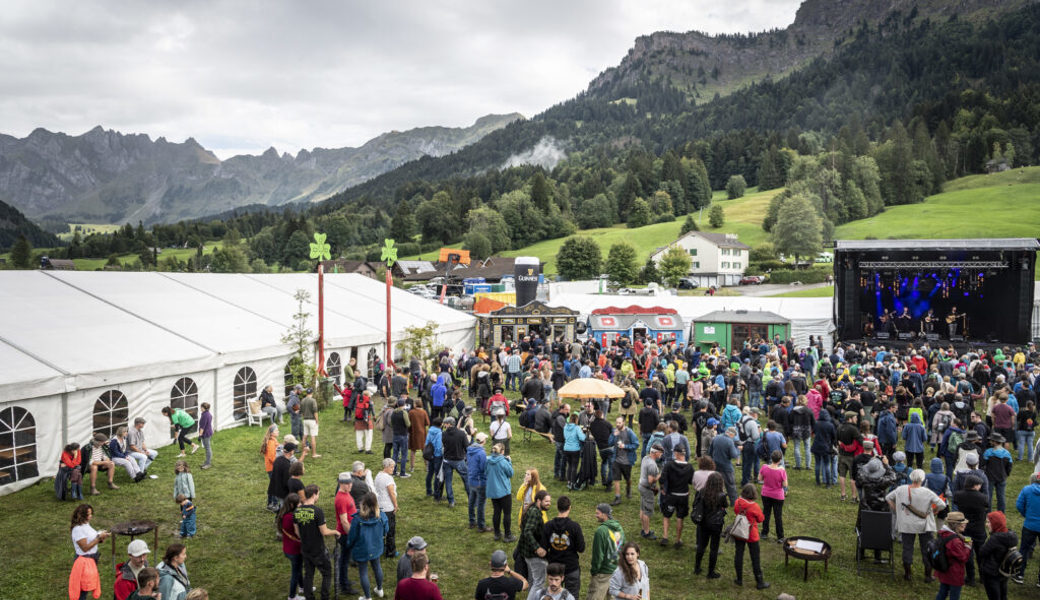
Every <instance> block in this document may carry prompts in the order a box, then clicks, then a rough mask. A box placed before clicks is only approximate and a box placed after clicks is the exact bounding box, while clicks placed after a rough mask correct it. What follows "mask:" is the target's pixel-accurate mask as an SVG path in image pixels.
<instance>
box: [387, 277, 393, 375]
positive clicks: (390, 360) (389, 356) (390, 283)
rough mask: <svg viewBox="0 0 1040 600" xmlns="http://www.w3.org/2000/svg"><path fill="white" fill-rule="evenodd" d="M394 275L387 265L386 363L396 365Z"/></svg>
mask: <svg viewBox="0 0 1040 600" xmlns="http://www.w3.org/2000/svg"><path fill="white" fill-rule="evenodd" d="M393 277H394V276H393V275H392V274H391V273H390V266H389V265H387V267H386V364H387V365H390V366H391V367H392V366H394V353H393V349H392V348H393V347H392V346H391V345H390V288H391V287H392V286H393V281H394V279H393Z"/></svg>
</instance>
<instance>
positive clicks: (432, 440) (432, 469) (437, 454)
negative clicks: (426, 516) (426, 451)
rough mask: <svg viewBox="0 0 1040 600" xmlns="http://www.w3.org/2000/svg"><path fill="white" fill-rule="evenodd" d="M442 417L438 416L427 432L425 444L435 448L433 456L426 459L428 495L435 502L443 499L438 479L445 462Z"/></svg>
mask: <svg viewBox="0 0 1040 600" xmlns="http://www.w3.org/2000/svg"><path fill="white" fill-rule="evenodd" d="M443 433H444V432H443V431H442V430H441V418H440V417H437V418H435V419H434V420H433V423H432V424H431V425H430V429H429V430H428V431H427V432H426V439H425V440H424V442H423V446H424V447H425V446H427V445H428V446H429V447H430V448H431V449H432V450H433V456H431V457H430V459H429V460H427V461H426V495H427V496H428V497H430V498H433V499H434V501H435V502H440V499H441V487H442V486H441V483H440V482H439V481H436V479H437V477H438V475H439V474H440V472H441V463H443V462H444V441H443V439H442V436H443Z"/></svg>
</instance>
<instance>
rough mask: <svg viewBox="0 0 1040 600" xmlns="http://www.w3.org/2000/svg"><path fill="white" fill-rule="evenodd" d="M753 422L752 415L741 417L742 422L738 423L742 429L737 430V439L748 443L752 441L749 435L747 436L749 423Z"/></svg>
mask: <svg viewBox="0 0 1040 600" xmlns="http://www.w3.org/2000/svg"><path fill="white" fill-rule="evenodd" d="M752 420H754V419H753V418H752V417H751V416H750V415H744V416H743V417H741V419H740V421H739V422H738V423H737V424H738V425H740V427H738V428H737V438H738V439H740V441H741V442H746V441H748V440H749V439H750V438H749V437H748V434H747V426H748V421H752ZM751 441H755V440H751Z"/></svg>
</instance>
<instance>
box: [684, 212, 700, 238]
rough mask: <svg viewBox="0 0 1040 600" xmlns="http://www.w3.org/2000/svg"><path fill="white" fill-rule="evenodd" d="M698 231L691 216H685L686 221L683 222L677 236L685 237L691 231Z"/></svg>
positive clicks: (698, 228)
mask: <svg viewBox="0 0 1040 600" xmlns="http://www.w3.org/2000/svg"><path fill="white" fill-rule="evenodd" d="M700 230H701V229H700V227H697V221H695V220H694V219H693V215H686V220H685V221H683V224H682V228H681V229H679V235H686V234H687V233H689V232H691V231H700Z"/></svg>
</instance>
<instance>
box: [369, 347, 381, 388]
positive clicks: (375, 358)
mask: <svg viewBox="0 0 1040 600" xmlns="http://www.w3.org/2000/svg"><path fill="white" fill-rule="evenodd" d="M378 366H379V353H377V352H376V349H375V348H369V349H368V380H369V381H376V370H377V367H378Z"/></svg>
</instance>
